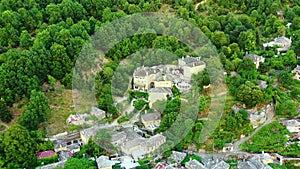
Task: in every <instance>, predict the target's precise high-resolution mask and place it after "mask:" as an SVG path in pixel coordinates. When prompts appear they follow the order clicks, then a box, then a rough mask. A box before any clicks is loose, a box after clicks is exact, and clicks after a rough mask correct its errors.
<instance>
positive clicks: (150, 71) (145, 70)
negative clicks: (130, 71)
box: [134, 66, 160, 76]
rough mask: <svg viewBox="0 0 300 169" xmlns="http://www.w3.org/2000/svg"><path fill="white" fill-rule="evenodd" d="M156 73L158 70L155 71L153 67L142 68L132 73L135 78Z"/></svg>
mask: <svg viewBox="0 0 300 169" xmlns="http://www.w3.org/2000/svg"><path fill="white" fill-rule="evenodd" d="M158 72H160V70H159V69H156V68H153V67H144V66H142V67H139V68H138V69H136V70H135V71H134V75H135V76H147V75H151V74H154V73H158Z"/></svg>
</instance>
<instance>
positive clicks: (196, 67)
mask: <svg viewBox="0 0 300 169" xmlns="http://www.w3.org/2000/svg"><path fill="white" fill-rule="evenodd" d="M178 65H179V67H180V68H181V69H183V76H184V78H185V80H187V81H189V80H190V79H191V77H192V75H193V74H197V73H199V72H201V71H203V70H204V68H205V63H204V62H203V61H201V60H200V57H197V58H195V57H190V56H187V57H185V58H184V57H182V58H180V59H178Z"/></svg>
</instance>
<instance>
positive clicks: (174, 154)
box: [170, 151, 186, 163]
mask: <svg viewBox="0 0 300 169" xmlns="http://www.w3.org/2000/svg"><path fill="white" fill-rule="evenodd" d="M185 157H186V153H182V152H178V151H172V154H171V156H170V158H171V159H173V160H175V161H176V162H177V163H180V162H181V161H183V160H184V158H185Z"/></svg>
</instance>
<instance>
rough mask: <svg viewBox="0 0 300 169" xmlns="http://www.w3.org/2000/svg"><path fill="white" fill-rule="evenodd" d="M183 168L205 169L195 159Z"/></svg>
mask: <svg viewBox="0 0 300 169" xmlns="http://www.w3.org/2000/svg"><path fill="white" fill-rule="evenodd" d="M185 166H186V167H189V168H191V169H206V167H204V166H203V164H201V163H200V162H199V161H197V160H195V159H193V160H190V161H189V162H186V163H185Z"/></svg>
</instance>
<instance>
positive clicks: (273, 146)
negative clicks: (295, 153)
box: [241, 121, 289, 152]
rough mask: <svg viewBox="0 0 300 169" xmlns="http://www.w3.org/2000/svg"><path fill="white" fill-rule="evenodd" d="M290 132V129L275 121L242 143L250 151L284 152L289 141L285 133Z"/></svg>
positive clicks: (244, 148)
mask: <svg viewBox="0 0 300 169" xmlns="http://www.w3.org/2000/svg"><path fill="white" fill-rule="evenodd" d="M287 134H289V132H288V130H287V129H286V128H285V126H283V125H282V124H280V123H279V122H277V121H275V122H272V123H270V124H268V125H266V126H264V127H263V128H262V129H261V130H259V131H258V132H257V133H256V134H255V135H254V136H253V137H251V139H250V140H249V141H247V142H245V143H244V144H242V145H241V148H242V149H243V150H247V151H250V152H261V151H265V152H282V151H284V145H285V143H286V142H287V140H288V139H287V137H286V136H285V135H287Z"/></svg>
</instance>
